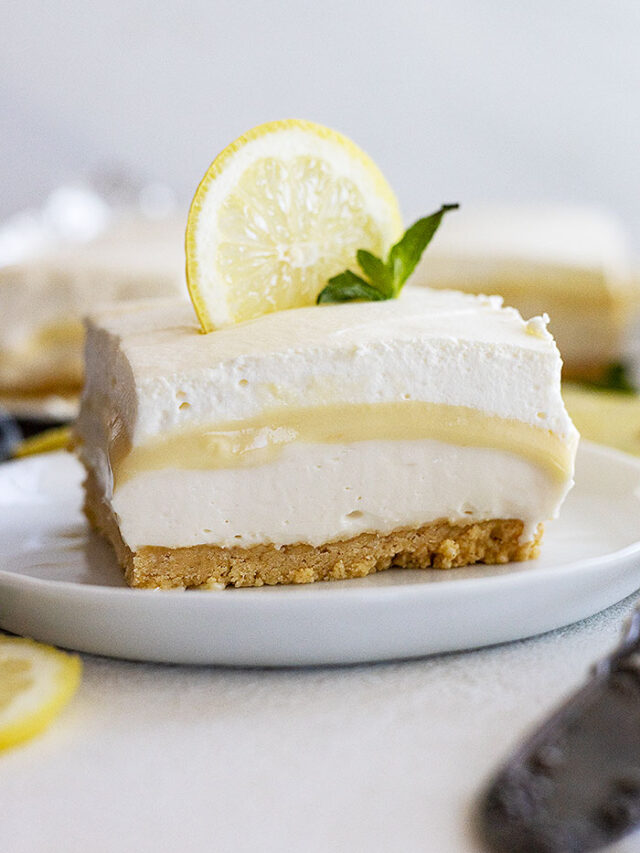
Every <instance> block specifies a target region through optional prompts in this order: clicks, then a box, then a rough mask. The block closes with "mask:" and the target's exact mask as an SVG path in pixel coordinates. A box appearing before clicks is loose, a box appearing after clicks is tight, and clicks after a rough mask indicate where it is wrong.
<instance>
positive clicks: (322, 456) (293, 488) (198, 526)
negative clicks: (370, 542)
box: [112, 441, 571, 550]
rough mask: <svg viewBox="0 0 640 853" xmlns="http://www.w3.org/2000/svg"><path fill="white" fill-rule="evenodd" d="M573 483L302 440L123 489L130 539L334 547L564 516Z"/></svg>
mask: <svg viewBox="0 0 640 853" xmlns="http://www.w3.org/2000/svg"><path fill="white" fill-rule="evenodd" d="M570 486H571V480H567V481H564V482H558V481H557V480H554V481H552V480H550V479H549V477H548V475H547V473H546V472H545V471H542V470H541V469H540V468H538V467H536V466H535V465H532V464H531V463H530V462H528V461H527V460H525V459H522V458H520V457H518V456H515V455H513V454H510V453H504V452H501V451H497V450H490V449H486V448H478V447H456V446H455V445H449V444H444V443H442V442H438V441H361V442H355V443H352V444H303V443H298V444H293V445H289V446H288V447H286V448H285V450H284V452H283V454H282V456H280V458H279V459H277V460H276V461H275V462H271V463H269V464H267V465H262V466H259V467H256V468H253V467H252V468H233V469H221V470H216V471H176V470H167V471H150V472H148V473H146V474H143V475H141V476H139V477H136V478H134V479H132V480H130V481H128V482H127V483H125V484H124V485H123V486H122V487H120V488H118V490H117V491H116V494H115V496H114V498H113V502H112V506H113V509H114V510H115V512H116V513H117V515H118V517H119V518H120V530H121V533H122V536H123V538H124V540H125V542H127V544H128V545H129V547H131V548H132V550H135V549H136V547H138V546H142V545H159V546H165V547H177V546H183V547H187V546H190V545H198V544H205V543H212V544H216V545H221V546H223V547H227V548H230V547H233V546H241V547H250V546H251V545H257V544H260V543H265V542H270V543H273V544H275V545H286V544H289V543H295V542H308V543H310V544H311V545H322V544H323V543H324V542H327V541H330V540H334V539H348V538H350V537H352V536H357V535H358V534H359V533H363V532H365V531H368V530H376V531H379V532H381V533H389V532H391V531H392V530H395V529H397V528H399V527H405V526H419V525H422V524H426V523H427V522H429V521H435V520H436V519H438V518H447V519H449V520H451V521H458V522H461V523H463V524H468V523H470V522H472V521H483V520H487V519H492V518H519V519H521V520H523V521H524V522H525V531H524V534H523V539H524V540H528V539H531V538H532V536H533V534H534V533H535V528H536V526H537V524H538V523H539V522H540V521H541V520H543V519H550V518H554V517H555V516H556V514H557V511H558V507H559V506H560V504H561V502H562V500H563V499H564V497H565V495H566V493H567V491H568V490H569V488H570Z"/></svg>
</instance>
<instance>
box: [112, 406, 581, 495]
mask: <svg viewBox="0 0 640 853" xmlns="http://www.w3.org/2000/svg"><path fill="white" fill-rule="evenodd" d="M427 439H431V440H435V441H443V442H447V443H449V444H457V445H462V446H465V447H486V448H491V449H495V450H503V451H508V452H510V453H515V454H517V455H519V456H523V457H525V458H527V459H529V460H530V461H531V462H533V463H534V464H536V465H539V466H540V467H542V468H545V469H547V470H548V471H549V473H550V474H551V475H552V476H554V477H555V478H557V479H560V480H562V479H564V478H566V477H567V476H568V474H569V472H570V470H571V466H572V460H573V447H571V446H568V445H567V443H566V442H565V441H563V440H562V438H560V437H559V436H558V435H556V434H555V433H553V432H551V431H550V430H548V429H541V428H539V427H535V426H531V425H530V424H525V423H522V422H521V421H516V420H510V419H506V418H500V417H497V416H495V415H487V414H484V413H482V412H479V411H477V410H476V409H472V408H467V407H466V406H447V405H444V404H440V403H425V402H419V401H406V402H402V403H372V404H353V405H342V404H340V405H328V406H321V407H309V408H287V409H282V410H276V411H271V412H269V413H263V414H261V415H260V416H259V417H257V418H255V419H251V420H245V421H234V422H231V423H226V424H220V425H216V426H212V427H211V429H203V427H202V426H198V427H196V428H192V429H184V430H179V431H176V432H173V433H171V434H170V435H165V436H163V437H162V438H159V439H157V440H154V441H151V442H149V443H147V444H144V445H142V446H140V447H133V448H130V449H129V450H128V452H127V453H125V454H124V455H121V454H120V453H118V456H119V458H118V459H114V458H113V454H112V466H113V469H114V480H115V484H116V485H122V484H123V483H125V482H126V481H127V480H129V479H131V478H132V477H135V476H136V475H138V474H141V473H144V472H146V471H157V470H162V469H166V468H178V469H191V470H203V469H216V468H237V467H245V466H255V465H263V464H265V463H266V462H271V461H273V460H274V459H276V458H277V457H278V455H279V454H280V453H281V452H282V449H283V447H285V446H286V445H287V444H291V443H292V442H294V441H299V442H305V443H327V444H336V443H340V444H348V443H351V442H356V441H372V440H378V441H393V440H405V441H406V440H427Z"/></svg>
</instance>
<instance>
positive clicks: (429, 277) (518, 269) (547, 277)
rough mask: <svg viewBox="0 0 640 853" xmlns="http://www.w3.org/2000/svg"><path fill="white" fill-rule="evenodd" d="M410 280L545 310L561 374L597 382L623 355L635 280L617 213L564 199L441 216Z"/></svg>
mask: <svg viewBox="0 0 640 853" xmlns="http://www.w3.org/2000/svg"><path fill="white" fill-rule="evenodd" d="M414 283H415V284H418V283H419V284H423V285H426V286H429V287H437V288H443V289H449V288H455V289H457V290H464V291H467V292H469V293H495V294H498V295H500V296H502V297H503V298H504V300H505V302H506V303H507V304H508V305H513V306H514V307H516V308H518V310H519V311H520V312H521V313H522V314H523V315H524V316H529V317H531V316H533V315H535V314H542V313H543V312H546V313H548V314H549V315H550V316H551V323H550V327H549V328H550V330H551V332H552V333H553V335H554V337H555V339H556V341H557V343H558V346H559V347H560V351H561V352H562V360H563V362H564V369H563V374H564V378H574V379H597V378H599V377H600V376H601V375H602V374H603V373H604V371H605V370H606V369H607V367H608V366H609V365H611V363H612V362H615V361H618V360H620V359H624V357H625V356H628V354H629V353H628V349H629V344H630V342H631V334H632V333H633V331H634V326H635V323H636V322H637V318H638V313H639V309H640V278H639V277H638V275H637V273H636V271H635V269H634V265H633V260H632V253H631V250H630V247H629V245H628V241H627V239H626V235H625V233H624V229H623V228H622V226H621V225H620V223H619V222H618V221H617V220H616V219H615V217H613V216H611V215H609V214H607V213H606V212H603V211H600V210H598V209H593V208H589V207H575V206H571V205H564V206H563V205H537V206H536V205H533V206H526V205H488V206H475V207H474V206H473V205H471V206H469V207H466V206H465V209H463V210H461V211H460V213H459V215H457V216H455V217H450V218H448V219H447V220H446V221H445V222H443V226H442V230H441V232H439V234H438V239H437V241H435V243H434V246H433V249H431V250H430V251H429V253H428V254H427V255H426V256H425V258H424V261H423V263H422V264H421V265H420V266H419V268H418V269H417V270H416V274H415V277H414Z"/></svg>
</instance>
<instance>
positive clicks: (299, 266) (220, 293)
mask: <svg viewBox="0 0 640 853" xmlns="http://www.w3.org/2000/svg"><path fill="white" fill-rule="evenodd" d="M401 233H402V219H401V217H400V211H399V209H398V203H397V201H396V198H395V196H394V194H393V191H392V190H391V188H390V186H389V185H388V183H387V182H386V180H385V178H384V177H383V175H382V173H381V172H380V170H379V169H378V167H377V166H376V165H375V163H374V162H373V160H371V158H370V157H368V155H366V154H365V153H364V152H363V151H361V150H360V148H358V147H357V145H355V144H354V143H353V142H351V140H350V139H347V138H346V137H345V136H342V135H341V134H339V133H337V132H336V131H334V130H330V129H329V128H326V127H322V126H321V125H318V124H314V123H313V122H309V121H300V120H297V119H288V120H285V121H274V122H268V123H267V124H262V125H259V126H258V127H254V128H253V130H250V131H249V132H248V133H245V134H244V135H243V136H241V137H240V138H239V139H237V140H236V141H235V142H233V143H232V144H231V145H229V146H228V147H227V148H225V149H224V151H223V152H222V153H221V154H219V155H218V156H217V157H216V159H215V160H214V161H213V163H212V164H211V166H210V167H209V169H208V171H207V173H206V175H205V176H204V178H203V179H202V182H201V183H200V186H199V187H198V189H197V191H196V194H195V197H194V199H193V202H192V204H191V209H190V211H189V220H188V223H187V233H186V254H187V284H188V287H189V293H190V294H191V299H192V301H193V304H194V307H195V309H196V313H197V315H198V318H199V319H200V323H201V325H202V328H203V330H204V331H205V332H210V331H212V329H214V328H217V327H220V326H226V325H229V324H231V323H238V322H242V321H244V320H251V319H254V318H255V317H259V316H261V315H262V314H267V313H269V312H271V311H280V310H283V309H287V308H299V307H302V306H305V305H312V304H314V302H315V300H316V297H317V295H318V293H319V292H320V291H321V290H322V288H323V287H324V286H325V285H326V283H327V281H328V279H329V278H331V276H333V275H337V274H338V273H341V272H343V271H344V270H345V269H346V268H347V267H349V266H350V265H353V263H354V261H355V256H356V252H357V250H358V249H368V250H369V251H370V252H373V253H374V254H376V255H377V256H384V255H385V254H386V252H387V251H388V249H389V248H390V246H391V245H392V244H393V243H394V242H395V241H396V240H397V239H398V237H399V235H400V234H401Z"/></svg>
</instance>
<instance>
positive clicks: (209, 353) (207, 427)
mask: <svg viewBox="0 0 640 853" xmlns="http://www.w3.org/2000/svg"><path fill="white" fill-rule="evenodd" d="M87 353H88V360H87V385H86V389H85V394H84V398H83V403H82V409H81V415H80V421H79V425H78V431H79V435H80V439H81V445H80V455H81V459H82V461H83V462H84V464H85V465H86V468H87V472H88V478H87V484H86V510H87V514H88V516H89V518H90V519H91V521H92V522H93V524H94V525H95V526H96V527H97V528H98V529H99V530H101V531H102V532H103V533H104V534H106V536H107V537H108V538H109V539H110V540H111V541H112V543H113V544H114V546H115V549H116V552H117V553H118V557H119V559H120V562H121V563H122V565H123V566H124V568H125V572H126V576H127V580H128V581H129V583H130V584H132V585H133V586H147V587H149V586H150V587H155V586H160V587H174V586H198V585H201V584H218V583H220V584H235V585H236V586H252V585H260V584H263V583H268V584H274V583H305V582H308V581H315V580H328V579H335V578H347V577H359V576H362V575H366V574H369V573H370V572H375V571H379V570H381V569H386V568H389V567H390V566H394V565H395V566H404V567H417V568H424V567H427V566H435V567H438V568H450V567H453V566H463V565H467V564H469V563H475V562H479V561H480V562H486V563H501V562H507V561H510V560H522V559H527V558H530V557H534V556H536V554H537V548H538V544H539V541H540V536H541V532H542V527H541V523H542V522H543V521H544V520H546V519H550V518H553V517H554V516H555V515H556V513H557V511H558V508H559V506H560V504H561V503H562V500H563V498H564V496H565V494H566V493H567V491H568V489H569V487H570V486H571V483H572V473H573V458H574V453H575V447H576V432H575V429H574V428H573V426H572V424H571V422H570V420H569V418H568V416H567V414H566V412H565V409H564V405H563V402H562V398H561V396H560V365H561V362H560V356H559V355H558V351H557V349H556V347H555V344H554V342H553V339H552V338H551V335H550V334H549V333H548V332H547V331H546V329H545V326H544V324H543V323H542V322H541V321H540V320H539V319H538V320H532V321H530V322H529V323H525V322H524V321H523V320H522V319H521V317H520V315H519V314H518V313H517V312H516V311H515V310H514V309H506V308H501V307H500V300H499V299H497V298H484V297H475V296H469V295H464V294H459V293H454V292H436V291H431V290H427V289H421V288H406V289H405V290H404V292H403V293H402V294H401V296H400V297H399V298H398V299H397V300H393V301H389V302H371V303H353V304H344V305H326V306H318V307H308V308H297V309H291V310H288V311H280V312H276V313H271V314H267V315H265V316H263V317H261V318H259V319H256V320H254V321H251V322H247V323H243V324H241V325H238V326H231V327H229V328H226V329H222V330H219V331H217V332H214V333H212V334H210V335H202V334H200V332H199V329H198V328H197V326H196V324H195V322H194V319H193V312H192V311H191V310H190V308H189V306H187V305H185V304H184V303H181V302H179V301H177V300H176V301H173V300H171V301H165V300H162V301H146V302H139V303H135V304H134V305H131V306H127V307H125V306H122V307H116V308H114V309H112V310H110V311H105V312H103V313H101V314H98V315H96V316H94V317H93V318H92V319H91V320H90V322H89V330H88V340H87Z"/></svg>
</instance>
